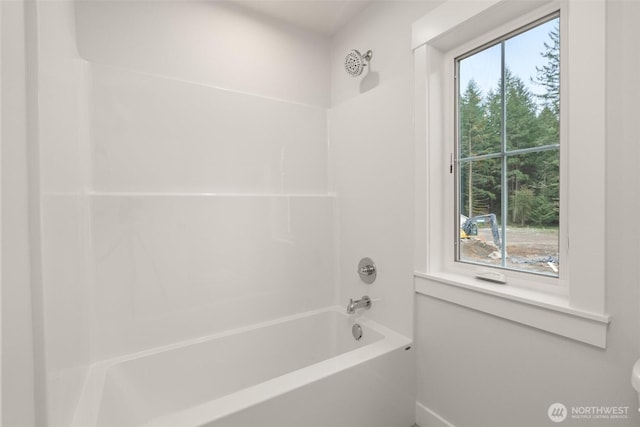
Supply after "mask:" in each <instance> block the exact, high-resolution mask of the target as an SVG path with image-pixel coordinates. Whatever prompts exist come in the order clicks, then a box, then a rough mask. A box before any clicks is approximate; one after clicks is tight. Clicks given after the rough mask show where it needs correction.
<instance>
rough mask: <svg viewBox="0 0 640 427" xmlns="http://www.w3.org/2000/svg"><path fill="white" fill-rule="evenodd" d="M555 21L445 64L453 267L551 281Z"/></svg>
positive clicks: (555, 216) (555, 222)
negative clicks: (448, 71) (452, 120)
mask: <svg viewBox="0 0 640 427" xmlns="http://www.w3.org/2000/svg"><path fill="white" fill-rule="evenodd" d="M559 30H560V18H559V16H558V14H557V13H554V14H553V15H551V16H548V17H544V18H543V19H541V20H539V21H535V22H533V23H531V24H529V25H527V26H525V27H524V28H520V29H518V30H516V32H515V33H511V34H509V35H506V36H504V37H501V38H500V39H498V40H495V41H493V42H491V43H489V44H488V45H485V46H482V47H480V48H477V49H474V50H472V51H471V52H467V53H465V54H463V55H461V56H460V57H458V58H456V59H455V65H454V72H455V76H456V78H455V81H456V89H457V93H456V106H455V109H456V129H455V130H456V135H455V140H456V150H455V166H456V167H455V174H456V186H455V192H456V197H455V201H456V213H455V219H456V220H458V221H459V223H458V226H457V227H456V230H457V236H456V240H455V241H456V245H455V246H456V247H455V257H456V260H457V261H461V262H467V263H474V264H479V265H488V266H495V267H500V268H506V269H511V270H517V271H526V272H531V273H537V274H544V275H548V276H554V277H558V272H559V265H560V258H559V255H560V250H559V225H560V31H559Z"/></svg>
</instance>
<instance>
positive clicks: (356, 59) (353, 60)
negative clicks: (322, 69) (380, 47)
mask: <svg viewBox="0 0 640 427" xmlns="http://www.w3.org/2000/svg"><path fill="white" fill-rule="evenodd" d="M372 56H373V52H371V51H370V50H368V51H367V53H365V54H364V55H362V54H361V53H360V52H358V51H357V50H355V49H353V50H352V51H351V52H349V53H348V54H347V56H346V57H345V58H344V69H345V70H347V73H348V74H349V75H350V76H351V77H358V76H359V75H360V74H362V71H363V70H364V67H366V66H367V63H368V62H369V61H371V57H372ZM365 61H366V62H365Z"/></svg>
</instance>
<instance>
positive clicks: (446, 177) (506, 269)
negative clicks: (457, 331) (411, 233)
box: [412, 0, 609, 347]
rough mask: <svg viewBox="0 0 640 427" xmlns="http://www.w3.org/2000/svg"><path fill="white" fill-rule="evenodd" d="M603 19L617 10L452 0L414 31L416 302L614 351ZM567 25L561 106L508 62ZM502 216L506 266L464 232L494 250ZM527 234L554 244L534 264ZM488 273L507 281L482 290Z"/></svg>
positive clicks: (598, 0)
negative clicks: (525, 247) (434, 301)
mask: <svg viewBox="0 0 640 427" xmlns="http://www.w3.org/2000/svg"><path fill="white" fill-rule="evenodd" d="M605 12H606V0H593V1H589V2H584V1H580V0H561V1H549V0H534V1H532V2H522V1H518V0H487V1H479V2H458V1H456V0H448V1H445V2H444V3H443V4H441V5H440V6H438V7H437V8H435V9H434V10H432V11H431V12H429V13H428V14H427V15H426V16H424V17H423V18H422V19H420V20H419V21H417V22H416V23H414V25H413V34H412V37H413V39H412V47H413V49H414V67H415V68H414V75H415V82H414V87H415V113H414V114H415V116H414V117H415V118H414V124H415V142H416V144H415V173H416V175H415V176H416V179H415V202H416V203H415V209H416V211H415V218H416V222H415V230H416V238H415V272H414V280H415V289H416V292H417V293H419V294H422V295H426V296H429V297H433V298H438V299H441V300H445V301H449V302H452V303H455V304H459V305H462V306H465V307H469V308H472V309H475V310H479V311H483V312H486V313H490V314H492V315H494V316H498V317H502V318H505V319H509V320H512V321H515V322H519V323H523V324H526V325H528V326H532V327H535V328H539V329H543V330H545V331H548V332H552V333H555V334H558V335H562V336H565V337H569V338H572V339H575V340H579V341H582V342H585V343H589V344H592V345H595V346H598V347H606V331H607V325H608V323H609V316H608V315H606V314H605V272H604V258H605V251H604V248H605V238H604V229H605V215H604V211H605V192H604V172H605V170H604V153H605V135H606V133H605V105H606V96H605V58H606V55H605V30H606V26H605V18H604V17H605V16H606V13H605ZM555 28H557V30H558V31H557V32H558V35H559V36H560V37H558V46H559V53H558V55H559V56H558V57H559V64H561V65H562V73H561V74H560V75H559V86H558V92H559V95H556V96H555V98H554V97H553V96H550V95H551V94H552V93H551V92H549V91H547V90H546V89H545V87H544V85H541V84H537V83H542V81H541V80H540V78H541V77H540V76H538V73H537V72H534V73H533V74H532V73H531V72H528V73H522V72H521V71H519V70H520V69H519V67H520V66H521V65H522V63H523V62H524V61H522V60H517V61H516V60H514V61H512V60H511V56H512V55H510V54H509V52H510V49H511V51H513V49H518V50H522V52H519V53H523V52H527V51H528V49H527V50H525V49H522V47H521V46H517V45H518V43H522V42H523V41H526V40H532V39H533V38H534V37H533V36H534V35H535V33H536V32H539V33H541V34H542V35H545V36H549V38H547V44H548V45H549V46H552V44H553V43H555V41H554V39H553V38H551V36H550V34H551V32H552V31H554V30H555ZM526 45H529V43H526ZM532 49H533V50H534V52H533V53H531V52H527V53H526V54H527V55H529V56H531V57H535V58H536V59H538V58H539V56H540V51H542V52H545V47H544V43H543V45H542V47H540V46H538V47H537V48H532ZM485 57H486V58H494V59H495V62H496V63H495V64H493V65H488V64H489V63H488V62H486V58H485ZM529 59H531V58H529ZM481 60H482V61H481ZM478 64H481V65H478ZM536 65H537V66H538V68H541V69H543V70H544V67H545V65H546V66H550V65H552V64H551V63H549V62H546V63H539V64H536ZM534 68H535V67H534ZM456 74H458V78H457V80H458V81H459V83H456V82H455V81H454V80H456V79H454V76H456ZM486 76H490V78H489V77H486ZM516 77H518V79H519V80H520V82H518V79H516ZM531 78H533V79H534V81H531ZM536 79H537V81H536ZM472 80H473V81H474V84H475V85H477V87H474V84H471V87H469V86H470V82H471V81H472ZM483 80H487V81H488V82H489V83H483ZM526 80H528V81H526ZM502 81H504V82H505V84H504V85H503V84H502ZM498 83H499V84H498ZM492 88H493V89H492ZM467 89H470V90H467ZM511 91H513V93H511ZM527 91H528V92H530V93H529V96H524V95H523V93H526V92H527ZM498 92H499V93H498ZM473 98H476V99H473ZM503 100H504V102H503ZM560 100H561V101H562V107H561V108H562V111H561V112H559V109H558V105H559V102H560ZM516 101H518V102H517V103H515V102H516ZM510 102H514V104H511V105H510ZM471 107H474V108H471ZM516 107H518V108H516ZM491 109H496V110H499V111H495V112H494V111H491ZM558 112H559V114H558ZM518 114H519V115H518ZM474 115H475V116H474ZM505 117H506V120H505ZM518 118H519V119H518ZM522 118H524V119H522ZM471 119H473V120H476V122H478V121H479V122H481V125H480V126H475V127H474V126H471V125H472V124H473V123H469V122H468V120H471ZM489 119H491V120H494V121H497V123H489ZM516 119H518V120H516ZM465 120H467V122H466V123H465ZM510 120H515V122H513V121H512V122H510ZM522 123H529V124H530V125H531V126H532V127H529V126H524V127H523V126H521V124H522ZM540 123H545V125H542V126H538V125H540ZM536 124H537V125H536ZM465 125H466V126H467V127H466V128H465ZM483 126H484V128H483ZM536 126H537V127H536ZM491 130H493V131H494V134H491V133H490V131H491ZM473 132H477V133H475V134H474V133H473ZM527 132H529V133H530V134H531V135H529V136H528V137H526V138H520V136H521V134H527ZM496 133H497V134H496ZM479 135H482V136H483V138H479ZM516 136H517V137H518V138H519V139H518V140H516V139H514V138H515V137H516ZM469 138H471V141H470V142H471V144H469ZM532 165H533V166H534V167H533V168H532V167H531V166H532ZM502 189H505V191H504V192H503V191H502ZM469 190H471V191H469ZM489 190H492V191H491V192H490V191H489ZM498 190H499V191H498ZM469 192H471V193H472V194H471V195H470V194H469ZM470 206H471V208H470ZM551 206H552V207H551ZM534 209H536V210H537V211H538V212H537V213H536V214H535V216H532V215H533V210H534ZM491 214H493V215H495V221H494V223H496V224H498V225H499V227H498V231H499V233H498V234H499V236H498V237H499V240H498V242H499V244H497V245H496V247H498V246H500V251H498V253H497V254H494V256H495V255H498V257H497V259H496V260H491V258H489V257H488V256H487V257H483V258H481V259H480V258H478V257H477V256H475V255H473V254H472V253H471V254H470V253H469V252H465V251H463V250H459V249H460V247H461V246H463V245H465V244H466V242H463V241H461V239H462V240H464V238H465V237H467V236H464V235H463V234H462V230H464V229H465V228H466V229H468V233H467V231H464V233H465V234H467V235H469V234H471V235H473V234H474V233H476V232H477V233H478V234H479V235H480V237H483V238H484V240H485V241H487V242H492V241H493V233H491V232H490V231H489V230H490V225H491V220H492V216H491ZM462 216H464V217H465V218H463V217H462ZM478 216H482V217H481V218H477V219H476V220H475V221H471V223H467V219H468V218H469V217H471V218H473V217H478ZM503 218H505V220H506V221H502V219H503ZM483 220H484V222H482V221H483ZM465 223H467V224H466V226H465ZM522 224H524V225H525V228H524V229H523V230H526V227H527V226H529V227H530V228H535V229H536V230H541V231H542V232H549V233H551V234H552V235H551V236H544V237H545V238H547V239H548V241H549V244H548V245H545V246H544V248H543V249H544V251H543V252H538V253H535V254H533V255H532V258H536V259H535V261H536V262H532V260H527V259H525V260H524V261H527V262H521V261H522V259H518V257H517V255H518V254H517V249H518V248H517V247H514V246H513V245H514V244H515V243H517V238H518V236H517V233H516V235H514V234H511V233H513V232H514V230H515V231H521V230H519V229H520V227H522ZM476 229H477V230H476ZM503 239H504V240H505V241H506V244H504V246H505V247H506V252H507V253H506V255H504V254H502V252H501V251H502V247H501V245H502V240H503ZM454 249H455V250H454ZM493 249H496V248H493ZM493 252H496V251H495V250H493ZM556 254H557V256H556ZM514 256H515V258H514ZM510 257H511V261H508V259H509V258H510ZM538 257H539V258H541V259H540V260H538V259H537V258H538ZM545 257H546V259H545ZM514 259H515V261H516V262H514ZM503 260H504V261H503ZM518 261H520V262H518ZM554 267H555V269H557V270H558V271H555V270H554ZM487 270H488V271H489V272H493V273H501V274H503V275H504V279H505V282H506V283H504V284H495V283H492V282H487V281H484V280H479V278H478V275H479V273H482V272H484V271H487Z"/></svg>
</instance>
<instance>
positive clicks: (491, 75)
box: [460, 18, 558, 95]
mask: <svg viewBox="0 0 640 427" xmlns="http://www.w3.org/2000/svg"><path fill="white" fill-rule="evenodd" d="M557 20H558V18H555V19H552V20H551V21H548V22H545V23H544V24H541V25H539V26H537V27H535V28H532V29H530V30H528V31H526V32H524V33H522V34H519V35H517V36H515V37H513V38H511V39H508V40H507V41H506V42H505V64H506V66H507V67H508V68H509V69H510V70H511V72H512V73H513V74H514V75H517V76H519V77H520V78H521V79H522V81H523V82H524V83H525V84H526V85H527V87H528V88H529V90H530V91H531V92H532V93H534V94H540V93H542V92H544V90H543V88H542V87H541V86H539V85H536V84H535V83H532V82H531V78H532V77H535V76H536V75H537V72H536V66H537V67H541V66H542V65H544V64H545V63H546V61H547V60H546V59H545V58H543V57H542V55H541V54H540V53H541V52H544V51H545V47H544V43H545V42H547V43H548V44H551V39H550V37H549V32H551V30H553V28H554V27H555V25H556V22H557ZM472 77H473V79H474V80H475V82H476V83H477V85H478V87H479V88H480V90H481V91H482V94H483V95H486V94H487V93H488V92H489V90H491V89H494V90H495V89H496V88H497V87H498V81H499V80H500V45H499V44H498V45H495V46H492V47H490V48H488V49H485V50H483V51H480V52H478V53H476V54H474V55H472V56H470V57H468V58H465V59H463V60H462V61H461V63H460V84H461V85H460V90H461V91H462V92H464V90H465V88H466V87H467V85H468V83H469V80H470V79H471V78H472Z"/></svg>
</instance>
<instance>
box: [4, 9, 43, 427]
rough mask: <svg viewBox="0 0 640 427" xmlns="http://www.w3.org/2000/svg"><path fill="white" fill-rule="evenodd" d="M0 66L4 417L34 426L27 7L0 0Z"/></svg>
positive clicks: (12, 423)
mask: <svg viewBox="0 0 640 427" xmlns="http://www.w3.org/2000/svg"><path fill="white" fill-rule="evenodd" d="M0 8H2V12H1V18H2V23H1V24H0V26H1V28H2V34H1V41H2V46H1V49H0V52H1V55H2V61H1V64H2V69H1V70H0V75H1V82H0V84H1V85H2V87H1V91H2V107H1V111H2V116H1V120H2V125H1V130H2V165H1V169H2V191H1V194H2V248H1V251H0V252H1V254H2V308H1V313H2V419H1V420H0V424H2V425H3V426H4V427H31V426H34V423H35V417H34V391H35V390H34V370H33V335H32V319H31V290H30V279H31V278H30V274H29V268H30V264H29V244H28V242H29V223H28V220H29V215H28V203H29V200H28V193H29V192H28V179H27V121H26V117H27V103H26V101H27V82H26V40H25V19H24V16H25V10H24V3H23V2H22V1H13V2H1V3H0Z"/></svg>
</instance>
